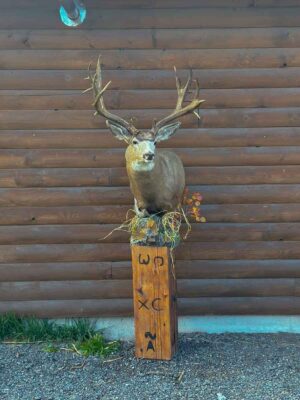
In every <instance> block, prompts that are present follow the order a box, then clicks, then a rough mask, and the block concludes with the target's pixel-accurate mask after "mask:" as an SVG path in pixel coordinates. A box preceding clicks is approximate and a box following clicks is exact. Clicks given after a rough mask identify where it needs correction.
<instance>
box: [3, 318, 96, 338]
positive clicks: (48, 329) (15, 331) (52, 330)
mask: <svg viewBox="0 0 300 400" xmlns="http://www.w3.org/2000/svg"><path fill="white" fill-rule="evenodd" d="M95 333H96V329H95V327H94V324H93V323H92V322H91V321H90V320H86V319H70V320H67V321H66V323H65V324H59V323H57V322H54V321H50V320H48V319H38V318H35V317H19V316H17V315H15V314H12V313H9V314H4V315H0V340H2V341H3V340H15V341H28V342H37V341H72V340H77V341H82V340H84V339H87V338H89V337H91V336H92V335H94V334H95Z"/></svg>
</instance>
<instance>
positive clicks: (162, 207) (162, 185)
mask: <svg viewBox="0 0 300 400" xmlns="http://www.w3.org/2000/svg"><path fill="white" fill-rule="evenodd" d="M174 69H175V76H176V87H177V94H178V98H177V103H176V107H175V109H174V111H173V112H171V114H170V115H168V116H166V117H165V118H163V119H161V120H160V121H157V122H156V121H155V122H154V123H153V126H152V128H151V129H149V130H139V129H137V128H136V127H135V126H134V125H133V124H132V123H131V122H128V121H126V120H124V119H123V118H121V117H119V116H117V115H115V114H112V113H111V112H109V111H108V110H107V109H106V107H105V104H104V99H103V95H104V92H105V91H106V89H107V88H108V86H109V85H110V83H111V82H108V83H107V84H106V85H104V86H103V84H102V74H101V63H100V58H99V59H98V63H97V67H96V73H95V74H94V75H92V74H91V73H90V67H89V79H90V80H91V82H92V87H91V88H90V89H92V90H93V92H94V103H93V105H94V107H95V108H96V113H95V114H96V115H97V114H99V115H102V116H103V117H104V118H105V119H106V125H107V127H108V128H109V129H110V130H111V132H112V134H113V135H114V136H115V137H116V138H117V139H119V140H123V141H125V142H126V143H127V149H126V152H125V158H126V168H127V173H128V177H129V181H130V187H131V191H132V193H133V196H134V200H135V211H136V212H137V214H138V215H141V216H147V215H149V214H153V213H163V212H168V211H174V210H176V209H178V207H180V206H181V201H182V197H183V191H184V188H185V173H184V168H183V165H182V161H181V160H180V158H179V157H178V156H177V155H176V154H175V153H173V152H171V151H167V150H156V144H157V143H158V142H161V141H163V140H167V139H169V137H170V136H172V135H174V133H175V132H176V131H177V129H178V128H179V127H180V122H178V121H177V119H178V118H180V117H182V116H183V115H185V114H188V113H194V114H195V115H196V117H197V118H200V117H199V115H198V113H197V112H196V109H197V108H199V107H200V105H201V104H202V103H203V102H204V100H200V99H199V98H198V97H199V85H198V82H197V81H196V91H195V96H194V99H193V100H192V101H190V102H189V103H188V104H187V105H185V106H183V102H184V100H185V96H186V93H187V90H188V88H189V86H190V83H191V76H190V77H189V79H188V81H187V82H186V84H185V85H184V86H182V85H181V82H180V80H179V78H178V77H177V75H176V68H174ZM88 90H89V89H88Z"/></svg>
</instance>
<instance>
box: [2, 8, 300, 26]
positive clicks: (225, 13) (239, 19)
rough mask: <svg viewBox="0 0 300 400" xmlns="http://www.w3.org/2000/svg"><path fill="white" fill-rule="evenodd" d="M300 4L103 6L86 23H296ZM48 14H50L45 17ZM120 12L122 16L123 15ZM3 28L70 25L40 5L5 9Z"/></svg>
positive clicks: (141, 24) (168, 24)
mask: <svg viewBox="0 0 300 400" xmlns="http://www.w3.org/2000/svg"><path fill="white" fill-rule="evenodd" d="M297 12H298V8H297V7H286V8H280V9H278V8H275V7H274V8H264V7H262V8H259V9H258V8H255V7H249V8H218V7H216V8H212V7H207V8H205V7H203V8H202V7H201V8H188V7H187V8H183V9H180V10H178V9H176V8H173V9H172V8H171V9H166V8H162V9H155V8H148V9H147V10H145V9H138V8H133V9H130V10H128V9H122V12H121V14H120V10H118V9H111V10H109V9H102V8H95V9H94V10H93V12H92V13H88V14H87V19H86V22H85V25H83V26H79V27H78V29H82V28H83V27H84V26H86V25H88V27H89V28H90V29H95V28H99V26H101V28H102V29H114V28H121V29H131V28H138V29H144V28H178V29H181V28H215V27H218V28H233V27H246V28H247V27H272V26H274V25H275V26H278V27H297V26H298V14H297ZM45 15H47V18H46V19H45V18H43V17H45ZM120 15H122V17H121V18H120ZM2 17H3V22H2V24H1V28H2V29H16V26H17V27H18V28H19V29H32V26H34V27H35V28H37V29H62V28H65V29H67V28H66V27H65V26H64V25H63V24H62V23H61V21H60V19H59V18H57V10H53V9H48V10H45V9H41V8H38V7H37V8H35V9H30V8H21V9H17V10H14V9H3V11H2Z"/></svg>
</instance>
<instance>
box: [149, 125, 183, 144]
mask: <svg viewBox="0 0 300 400" xmlns="http://www.w3.org/2000/svg"><path fill="white" fill-rule="evenodd" d="M180 125H181V122H173V123H172V124H169V125H165V126H163V127H161V128H159V130H158V131H157V133H156V136H155V140H156V142H162V141H163V140H167V139H169V137H170V136H172V135H174V133H175V132H176V131H177V129H178V128H179V127H180Z"/></svg>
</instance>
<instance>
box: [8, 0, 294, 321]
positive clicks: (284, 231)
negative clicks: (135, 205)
mask: <svg viewBox="0 0 300 400" xmlns="http://www.w3.org/2000/svg"><path fill="white" fill-rule="evenodd" d="M86 4H87V6H88V18H87V21H86V22H85V23H84V25H82V26H81V27H80V28H79V29H75V30H74V29H70V28H66V27H64V26H63V25H62V24H61V23H60V21H59V18H58V12H57V9H56V3H55V2H54V1H48V0H10V1H6V0H0V6H1V8H0V9H1V25H0V89H1V90H0V109H1V111H0V186H1V188H0V224H1V226H0V281H1V282H0V312H5V311H17V312H20V313H24V314H31V313H35V314H36V315H38V316H47V317H54V316H55V317H59V316H103V315H108V316H112V315H131V314H132V300H131V297H132V290H131V268H130V262H129V260H130V250H129V246H128V238H127V235H126V234H122V233H116V234H114V235H112V236H110V237H109V238H108V239H107V240H106V241H105V242H103V241H101V237H103V236H104V235H105V234H106V233H107V232H109V231H110V230H111V229H112V228H113V227H114V226H116V224H119V223H120V222H121V221H122V219H123V218H124V216H125V213H126V210H127V209H128V208H129V207H130V205H131V204H132V198H131V195H130V192H129V189H128V182H127V178H126V174H125V170H124V148H123V146H122V143H121V142H118V141H117V140H115V139H114V138H113V137H112V136H111V135H110V134H109V133H108V132H107V131H106V130H105V125H104V121H103V119H100V118H96V119H95V118H93V111H92V107H91V97H90V94H85V95H83V94H81V91H82V90H83V89H85V88H86V87H87V81H86V80H84V77H85V76H86V69H87V66H88V64H89V62H90V61H95V60H96V58H97V56H98V54H99V53H101V54H102V56H103V61H104V68H105V79H106V80H109V79H111V80H112V82H113V84H112V90H110V91H109V92H108V93H107V103H108V105H109V107H110V108H114V109H117V110H118V112H120V114H121V115H123V116H127V117H128V116H135V117H137V118H138V123H139V126H140V127H149V125H150V124H151V122H152V119H153V118H154V117H159V116H161V115H163V114H165V113H167V112H168V109H170V108H172V107H173V105H174V101H175V98H176V96H175V91H174V77H173V71H172V68H173V65H176V66H177V68H178V70H179V74H180V76H182V77H185V76H187V73H188V71H189V70H191V69H193V71H194V76H196V77H198V78H199V81H200V85H201V88H202V96H203V98H205V99H206V100H207V101H206V103H205V105H204V107H203V109H202V111H201V115H202V117H203V118H202V121H200V122H199V123H198V122H197V121H196V118H186V119H185V120H184V125H183V127H184V129H182V130H181V131H180V133H178V135H177V136H176V137H174V138H173V139H172V140H170V141H169V142H166V143H163V144H162V145H163V146H165V147H172V148H174V149H175V151H176V152H178V154H180V156H181V157H182V159H183V161H184V164H185V166H186V172H187V180H188V183H189V185H190V186H191V190H197V191H198V190H199V191H200V192H201V193H202V194H203V196H204V205H203V214H204V215H205V216H206V217H207V220H208V223H207V224H201V225H195V226H193V234H192V236H191V237H190V239H189V241H188V242H187V243H185V244H183V245H182V246H181V247H180V249H179V250H178V253H177V258H178V262H177V274H178V288H179V297H180V298H179V300H178V303H179V310H180V313H181V314H190V315H191V314H195V315H200V314H298V313H299V311H300V297H299V296H300V262H299V258H300V108H299V106H300V48H299V45H300V28H299V20H300V4H299V0H286V1H284V0H185V1H183V0H165V1H158V0H154V1H151V2H150V1H147V0H116V1H111V0H99V1H98V0H86Z"/></svg>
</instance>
